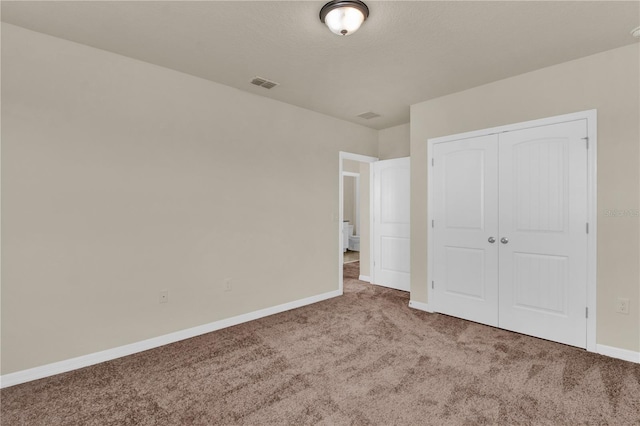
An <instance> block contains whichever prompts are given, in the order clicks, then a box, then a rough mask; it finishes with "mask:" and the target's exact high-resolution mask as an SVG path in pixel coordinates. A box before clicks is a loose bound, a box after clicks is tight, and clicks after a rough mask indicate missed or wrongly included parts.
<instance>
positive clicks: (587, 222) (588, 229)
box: [587, 222, 589, 234]
mask: <svg viewBox="0 0 640 426" xmlns="http://www.w3.org/2000/svg"><path fill="white" fill-rule="evenodd" d="M588 233H589V222H587V234H588Z"/></svg>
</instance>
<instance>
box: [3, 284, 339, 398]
mask: <svg viewBox="0 0 640 426" xmlns="http://www.w3.org/2000/svg"><path fill="white" fill-rule="evenodd" d="M340 295H342V292H340V291H339V290H334V291H330V292H328V293H323V294H319V295H317V296H311V297H307V298H305V299H300V300H295V301H293V302H289V303H283V304H282V305H277V306H272V307H270V308H265V309H260V310H259V311H254V312H249V313H246V314H242V315H237V316H235V317H231V318H226V319H222V320H219V321H214V322H211V323H209V324H204V325H199V326H197V327H192V328H187V329H185V330H180V331H176V332H174V333H169V334H165V335H163V336H158V337H154V338H151V339H147V340H142V341H140V342H135V343H130V344H128V345H124V346H118V347H117V348H112V349H107V350H104V351H100V352H94V353H92V354H88V355H82V356H79V357H76V358H71V359H66V360H64V361H59V362H54V363H51V364H47V365H42V366H40V367H34V368H29V369H27V370H22V371H16V372H15V373H9V374H4V375H2V376H0V388H6V387H9V386H14V385H18V384H20V383H26V382H30V381H32V380H37V379H42V378H44V377H49V376H54V375H56V374H61V373H66V372H68V371H72V370H77V369H79V368H84V367H88V366H90V365H95V364H99V363H101V362H105V361H110V360H112V359H116V358H120V357H123V356H127V355H132V354H135V353H138V352H142V351H146V350H149V349H153V348H157V347H159V346H164V345H168V344H170V343H175V342H178V341H180V340H185V339H190V338H192V337H195V336H199V335H201V334H206V333H211V332H212V331H216V330H220V329H223V328H227V327H231V326H234V325H238V324H242V323H245V322H248V321H253V320H256V319H259V318H264V317H267V316H269V315H273V314H278V313H280V312H285V311H289V310H291V309H295V308H300V307H302V306H305V305H311V304H313V303H317V302H321V301H323V300H327V299H331V298H333V297H337V296H340Z"/></svg>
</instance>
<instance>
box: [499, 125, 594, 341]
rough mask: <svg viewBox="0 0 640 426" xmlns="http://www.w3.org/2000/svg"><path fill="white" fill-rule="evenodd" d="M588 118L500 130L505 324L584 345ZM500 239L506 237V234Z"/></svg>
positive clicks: (502, 313)
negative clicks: (586, 138) (529, 127)
mask: <svg viewBox="0 0 640 426" xmlns="http://www.w3.org/2000/svg"><path fill="white" fill-rule="evenodd" d="M585 136H586V120H579V121H572V122H567V123H561V124H555V125H549V126H542V127H535V128H531V129H525V130H519V131H513V132H507V133H502V134H501V135H500V145H499V147H500V148H499V165H500V166H499V167H500V173H499V176H500V177H499V179H500V212H499V216H500V238H501V239H503V238H504V239H508V242H506V241H505V243H502V242H501V243H500V262H499V264H500V272H499V283H500V286H499V293H500V302H499V305H500V311H499V318H500V321H499V325H500V327H501V328H505V329H508V330H513V331H517V332H520V333H524V334H529V335H532V336H537V337H542V338H545V339H549V340H554V341H557V342H561V343H566V344H569V345H574V346H579V347H585V346H586V318H585V307H586V281H587V233H586V222H587V213H586V212H587V150H586V142H585V140H583V138H584V137H585ZM501 241H502V240H501Z"/></svg>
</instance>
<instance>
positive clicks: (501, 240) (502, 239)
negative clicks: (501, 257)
mask: <svg viewBox="0 0 640 426" xmlns="http://www.w3.org/2000/svg"><path fill="white" fill-rule="evenodd" d="M500 242H501V243H502V244H507V243H508V242H509V239H508V238H505V237H502V238H500Z"/></svg>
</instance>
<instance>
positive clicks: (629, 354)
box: [596, 345, 640, 364]
mask: <svg viewBox="0 0 640 426" xmlns="http://www.w3.org/2000/svg"><path fill="white" fill-rule="evenodd" d="M596 353H599V354H600V355H606V356H610V357H611V358H618V359H622V360H625V361H630V362H635V363H638V364H640V352H635V351H630V350H628V349H620V348H616V347H614V346H606V345H596Z"/></svg>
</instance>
